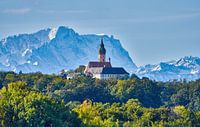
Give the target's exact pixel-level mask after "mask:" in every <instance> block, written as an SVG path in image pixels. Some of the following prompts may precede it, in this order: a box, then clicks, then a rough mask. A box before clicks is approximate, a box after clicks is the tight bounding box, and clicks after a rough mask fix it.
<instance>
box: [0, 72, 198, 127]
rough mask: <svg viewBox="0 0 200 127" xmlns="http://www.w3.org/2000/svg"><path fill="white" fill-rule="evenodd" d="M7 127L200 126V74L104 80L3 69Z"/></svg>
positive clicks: (0, 100) (0, 98)
mask: <svg viewBox="0 0 200 127" xmlns="http://www.w3.org/2000/svg"><path fill="white" fill-rule="evenodd" d="M0 87H1V90H0V121H1V122H0V126H3V127H16V126H20V127H21V126H22V127H28V126H30V127H35V126H43V127H52V126H53V127H62V126H70V127H80V126H81V127H123V126H124V127H135V126H154V127H157V126H159V127H165V126H166V127H169V126H173V127H174V126H175V127H182V126H191V127H197V126H200V80H196V81H191V82H186V81H181V82H178V81H173V82H165V83H163V82H156V81H152V80H149V79H148V78H143V79H139V78H138V77H137V76H135V75H132V76H131V77H130V78H128V79H124V80H115V79H110V80H98V79H93V78H91V77H87V76H85V75H84V74H80V75H77V76H76V77H75V78H73V79H70V80H68V79H65V78H62V76H58V75H44V74H42V73H39V72H38V73H30V74H23V73H19V74H16V73H14V72H0Z"/></svg>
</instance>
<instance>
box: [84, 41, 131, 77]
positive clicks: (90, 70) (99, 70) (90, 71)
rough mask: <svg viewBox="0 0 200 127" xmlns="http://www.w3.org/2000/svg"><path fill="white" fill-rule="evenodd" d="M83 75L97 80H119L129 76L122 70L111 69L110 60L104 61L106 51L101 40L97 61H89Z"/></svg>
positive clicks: (117, 68) (119, 68) (118, 68)
mask: <svg viewBox="0 0 200 127" xmlns="http://www.w3.org/2000/svg"><path fill="white" fill-rule="evenodd" d="M84 73H85V74H86V75H90V76H92V77H94V78H98V79H109V78H117V79H121V78H125V77H128V76H129V73H128V72H126V70H125V69H124V68H122V67H112V65H111V60H110V58H109V60H108V61H106V49H105V47H104V43H103V39H101V44H100V48H99V52H98V61H90V62H89V63H88V65H87V66H86V68H85V71H84Z"/></svg>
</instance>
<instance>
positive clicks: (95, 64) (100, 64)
mask: <svg viewBox="0 0 200 127" xmlns="http://www.w3.org/2000/svg"><path fill="white" fill-rule="evenodd" d="M88 66H89V68H91V67H112V66H111V64H110V62H96V61H94V62H89V65H88Z"/></svg>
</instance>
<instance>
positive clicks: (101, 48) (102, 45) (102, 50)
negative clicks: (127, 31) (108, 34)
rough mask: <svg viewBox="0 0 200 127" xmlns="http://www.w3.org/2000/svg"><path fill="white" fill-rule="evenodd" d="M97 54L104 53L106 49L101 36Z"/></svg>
mask: <svg viewBox="0 0 200 127" xmlns="http://www.w3.org/2000/svg"><path fill="white" fill-rule="evenodd" d="M99 54H104V55H105V54H106V49H105V47H104V43H103V38H101V44H100V48H99Z"/></svg>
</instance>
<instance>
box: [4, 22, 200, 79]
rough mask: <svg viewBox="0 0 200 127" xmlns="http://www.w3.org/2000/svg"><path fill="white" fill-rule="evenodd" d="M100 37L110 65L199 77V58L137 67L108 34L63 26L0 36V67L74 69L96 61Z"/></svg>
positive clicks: (153, 75)
mask: <svg viewBox="0 0 200 127" xmlns="http://www.w3.org/2000/svg"><path fill="white" fill-rule="evenodd" d="M102 38H103V40H104V44H105V47H106V51H107V52H106V56H107V60H108V58H111V63H112V66H115V67H124V68H125V69H126V70H127V71H128V72H129V73H135V74H136V75H138V76H139V77H148V78H150V79H153V80H157V81H169V80H174V79H187V80H195V79H198V78H200V58H199V57H192V56H190V57H184V58H181V59H180V60H177V61H170V62H161V63H159V64H156V65H150V64H148V65H146V66H142V67H137V66H136V65H135V63H134V62H133V61H132V59H131V57H130V56H129V54H128V52H127V51H126V50H125V49H124V48H123V46H122V45H121V43H120V41H119V40H118V39H115V38H114V37H113V36H112V35H111V36H108V35H95V34H87V35H80V34H78V33H77V32H75V31H74V30H73V29H71V28H68V27H65V26H60V27H58V28H48V29H43V30H40V31H38V32H35V33H32V34H19V35H14V36H9V37H7V38H4V39H2V40H1V41H0V70H1V71H15V72H19V71H22V72H25V73H29V72H37V71H40V72H43V73H47V74H51V73H56V74H57V73H58V72H60V71H61V70H62V69H65V70H71V69H75V68H77V67H78V66H79V65H86V64H87V63H88V62H89V61H97V59H98V56H97V55H98V48H99V45H100V40H101V39H102Z"/></svg>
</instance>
